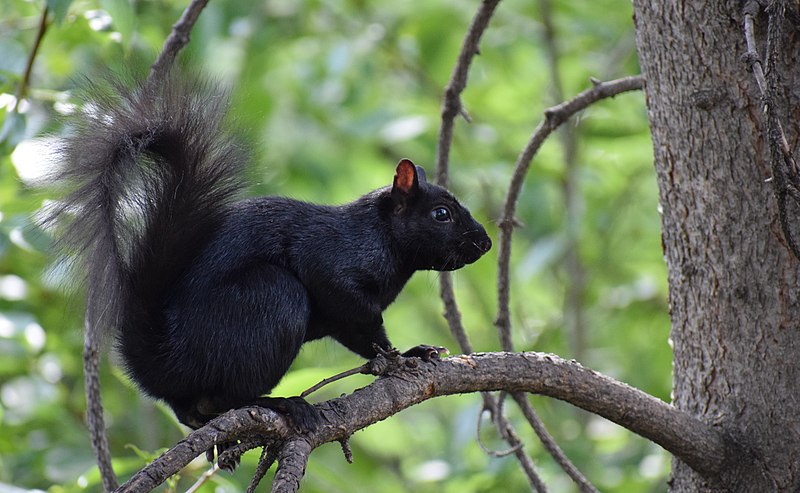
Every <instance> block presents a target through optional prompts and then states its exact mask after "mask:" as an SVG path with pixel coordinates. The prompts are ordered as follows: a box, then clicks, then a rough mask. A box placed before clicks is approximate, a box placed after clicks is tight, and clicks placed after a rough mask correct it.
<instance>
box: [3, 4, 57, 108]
mask: <svg viewBox="0 0 800 493" xmlns="http://www.w3.org/2000/svg"><path fill="white" fill-rule="evenodd" d="M49 14H50V10H49V9H48V7H47V4H45V6H44V8H43V9H42V17H41V18H40V19H39V30H38V31H36V38H35V39H34V40H33V47H31V52H30V53H29V54H28V61H27V62H26V63H25V72H23V74H22V80H21V81H20V83H19V87H17V95H16V101H14V109H13V110H12V112H13V113H17V111H18V110H19V104H20V102H21V101H22V99H23V98H25V96H26V95H27V93H28V85H29V84H30V82H31V73H32V72H33V62H34V60H36V54H37V53H38V52H39V46H41V44H42V39H44V35H45V33H46V32H47V26H48V25H49V24H48V23H47V17H48V15H49Z"/></svg>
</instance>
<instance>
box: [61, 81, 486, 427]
mask: <svg viewBox="0 0 800 493" xmlns="http://www.w3.org/2000/svg"><path fill="white" fill-rule="evenodd" d="M92 92H93V94H92V104H91V105H88V106H87V107H88V108H89V109H90V111H89V112H86V113H84V114H83V115H82V116H81V117H80V125H79V128H77V129H76V131H75V133H74V134H73V135H72V136H70V137H68V138H67V139H66V140H65V145H64V147H63V149H61V151H62V154H63V156H64V169H63V170H62V172H61V173H62V176H61V178H62V179H63V180H66V181H69V182H71V183H72V184H73V187H74V192H72V193H71V194H70V195H69V196H68V197H67V198H66V200H65V201H63V202H62V204H61V206H60V208H59V209H58V210H57V211H56V213H55V217H61V216H69V217H70V220H71V222H70V223H69V226H68V228H67V229H66V231H65V233H64V237H63V239H64V244H65V245H67V246H69V247H70V248H72V249H77V250H78V252H79V253H80V254H82V258H83V259H84V262H85V263H84V264H83V265H84V267H85V269H86V272H87V274H86V275H87V280H88V296H89V306H90V310H91V314H92V315H93V319H94V320H95V323H96V324H98V326H99V327H100V328H105V329H106V330H109V331H111V330H113V333H114V334H115V336H116V340H117V344H118V349H119V351H120V352H121V354H122V356H123V360H124V362H125V366H126V369H127V371H128V373H129V374H130V376H131V377H132V378H133V380H134V381H136V382H137V384H138V385H139V386H140V387H141V388H142V389H143V390H144V391H145V392H146V393H148V394H150V395H151V396H153V397H155V398H158V399H162V400H164V401H165V402H167V403H168V404H169V405H170V406H171V407H172V408H173V409H174V410H175V412H176V414H177V416H178V417H179V418H180V419H181V421H183V422H184V423H186V424H188V425H190V426H194V427H196V426H199V425H201V424H203V423H204V422H206V421H207V420H208V419H210V418H211V417H213V415H214V414H216V413H219V412H222V411H225V410H227V409H230V408H235V407H239V406H242V405H246V404H251V403H254V402H258V401H257V399H258V398H259V397H260V396H262V395H264V394H267V393H269V392H270V391H271V390H272V388H273V387H274V386H275V385H276V384H277V383H278V381H279V380H280V379H281V377H282V376H283V375H284V374H285V373H286V371H287V369H288V368H289V365H290V364H291V363H292V361H293V360H294V358H295V357H296V355H297V353H298V351H299V350H300V346H301V345H302V344H303V342H305V341H309V340H314V339H318V338H321V337H325V336H330V337H333V338H334V339H336V340H338V341H339V342H341V343H342V344H344V345H345V346H346V347H348V348H349V349H351V350H352V351H354V352H356V353H358V354H360V355H361V356H363V357H365V358H371V357H374V356H375V349H374V345H378V346H380V347H384V348H389V347H391V343H390V342H389V340H388V338H387V336H386V332H385V330H384V328H383V320H382V316H381V314H382V312H383V310H384V309H385V308H386V307H387V306H388V305H389V304H390V303H391V302H392V301H393V300H394V299H395V297H396V296H397V295H398V293H399V292H400V290H401V289H402V288H403V286H404V285H405V283H406V281H408V279H409V278H410V277H411V275H412V274H413V273H414V271H416V270H423V269H433V270H454V269H458V268H460V267H462V266H464V265H465V264H468V263H471V262H474V261H475V260H477V259H478V258H479V257H480V256H481V255H483V254H484V253H485V252H487V251H488V250H489V249H490V247H491V241H490V240H489V237H488V236H487V235H486V232H485V230H484V229H483V227H482V226H481V225H480V224H478V223H477V222H476V221H475V220H474V219H473V218H472V217H471V216H470V213H469V211H467V210H466V209H465V208H464V207H462V206H461V205H460V204H459V203H458V201H457V200H456V199H455V198H454V197H453V196H452V195H451V194H450V193H449V192H447V190H445V189H444V188H441V187H439V186H436V185H433V184H430V183H428V182H427V181H426V180H425V175H424V172H423V171H422V169H421V168H419V167H415V166H414V165H413V164H412V163H411V162H410V161H407V160H403V161H401V162H400V164H399V165H398V167H397V173H396V176H395V181H394V184H393V186H389V187H385V188H381V189H379V190H375V191H374V192H371V193H368V194H367V195H364V196H363V197H361V198H359V199H357V200H356V201H354V202H352V203H349V204H346V205H342V206H335V207H333V206H322V205H314V204H309V203H305V202H299V201H296V200H291V199H288V198H280V197H261V198H253V199H247V200H241V201H235V200H234V197H236V196H237V194H238V193H239V191H240V190H241V189H242V187H243V181H242V172H243V168H244V163H245V158H244V153H243V152H242V150H241V149H240V147H239V146H238V145H237V144H236V143H235V141H234V139H232V138H231V136H230V134H229V133H227V132H226V130H225V128H224V127H225V126H224V124H223V121H224V118H225V116H224V115H225V110H226V104H227V103H226V98H224V97H222V96H220V95H219V92H218V90H217V89H216V88H214V87H213V86H212V85H210V84H207V83H202V82H196V81H186V80H184V79H179V78H177V77H174V76H172V77H169V78H167V79H166V80H165V82H163V83H162V84H160V85H158V86H146V85H139V86H137V87H136V88H135V89H127V88H126V87H125V85H124V84H121V83H112V84H109V85H106V86H101V87H97V86H94V87H93V89H92ZM414 354H416V353H414ZM263 402H267V401H263ZM276 407H279V406H276Z"/></svg>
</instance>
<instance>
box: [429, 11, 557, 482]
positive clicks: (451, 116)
mask: <svg viewBox="0 0 800 493" xmlns="http://www.w3.org/2000/svg"><path fill="white" fill-rule="evenodd" d="M498 3H500V0H484V1H483V2H482V3H481V6H480V8H479V9H478V12H477V13H476V14H475V17H473V19H472V23H471V24H470V27H469V29H468V30H467V35H466V36H465V37H464V42H463V43H462V45H461V51H460V53H459V55H458V61H457V62H456V65H455V66H454V67H453V73H452V74H451V76H450V80H449V82H448V83H447V86H446V87H445V91H444V98H443V99H442V126H441V127H440V129H439V140H438V144H437V148H436V182H437V183H438V184H439V185H441V186H447V182H448V173H449V161H450V145H451V143H452V141H453V127H454V125H455V118H456V116H458V115H462V116H463V117H464V119H465V120H467V121H468V122H470V121H471V119H470V117H469V115H468V114H467V112H466V110H465V109H464V107H463V106H462V104H461V93H462V92H463V91H464V89H465V88H466V87H467V78H468V75H469V67H470V65H471V64H472V60H473V58H474V57H475V55H477V54H478V53H479V52H480V51H479V49H478V44H479V42H480V38H481V36H482V35H483V32H484V31H485V30H486V28H487V27H488V25H489V21H490V19H491V18H492V15H493V14H494V10H495V8H496V7H497V5H498ZM439 293H440V296H441V298H442V302H443V303H444V318H445V320H447V325H448V327H450V333H451V334H452V335H453V337H454V338H455V339H456V341H457V342H458V345H459V347H460V348H461V351H463V352H464V353H472V352H473V349H472V344H471V343H470V342H469V337H468V336H467V331H466V330H465V329H464V325H463V324H462V323H461V311H460V310H459V309H458V303H457V302H456V298H455V292H454V290H453V278H452V276H451V275H450V273H449V272H442V273H440V274H439ZM483 400H484V403H485V404H486V405H487V406H488V407H489V408H490V409H495V408H496V407H497V405H496V400H495V398H494V397H492V395H491V394H489V393H487V392H484V393H483ZM495 423H496V425H497V427H498V430H505V429H506V428H507V429H508V430H509V432H508V433H504V432H503V431H500V433H501V435H502V436H503V437H504V438H506V441H507V442H508V443H509V444H510V445H511V447H512V449H513V450H514V455H515V456H516V457H517V460H518V461H519V463H520V466H521V467H522V469H523V471H524V472H525V474H526V475H527V477H528V482H529V483H530V484H531V487H532V488H534V489H535V490H537V491H539V492H540V493H541V492H544V491H546V488H545V485H544V483H543V482H542V480H541V479H540V478H539V475H538V474H536V470H535V469H534V466H533V461H532V460H531V458H530V457H528V455H527V454H526V453H525V452H524V450H522V447H520V444H519V443H513V442H512V441H510V440H513V438H512V437H516V434H515V433H514V429H513V427H512V426H511V424H510V423H508V422H507V420H505V418H503V419H498V420H495Z"/></svg>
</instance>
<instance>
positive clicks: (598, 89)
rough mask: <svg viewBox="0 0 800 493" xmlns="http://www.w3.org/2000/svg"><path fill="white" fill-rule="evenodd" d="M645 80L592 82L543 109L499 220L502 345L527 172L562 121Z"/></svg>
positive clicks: (507, 338) (506, 338)
mask: <svg viewBox="0 0 800 493" xmlns="http://www.w3.org/2000/svg"><path fill="white" fill-rule="evenodd" d="M643 85H644V79H643V78H642V77H641V76H633V77H623V78H621V79H616V80H612V81H609V82H593V83H592V87H591V88H589V89H587V90H585V91H583V92H582V93H580V94H578V95H577V96H575V97H574V98H573V99H570V100H569V101H565V102H563V103H561V104H558V105H556V106H553V107H551V108H548V109H546V110H545V111H544V118H543V119H542V121H541V122H540V123H539V125H538V126H537V127H536V130H534V132H533V135H532V136H531V138H530V140H529V141H528V144H527V145H526V146H525V148H524V149H523V150H522V153H520V155H519V157H518V158H517V162H516V164H515V165H514V174H513V175H512V177H511V183H510V185H509V188H508V193H507V195H506V202H505V206H504V207H503V216H502V218H501V219H500V241H499V242H498V243H499V246H498V254H497V255H498V261H497V263H498V274H497V296H498V303H497V306H498V308H497V319H496V320H495V325H496V326H497V328H498V330H499V331H500V338H501V342H502V344H503V347H504V348H506V347H511V315H510V308H509V302H510V290H511V287H510V280H509V279H510V272H509V271H510V264H511V234H512V232H513V229H514V226H515V219H514V214H515V212H516V208H517V200H518V199H519V194H520V192H521V190H522V183H523V182H524V181H525V175H526V174H527V172H528V168H529V167H530V164H531V161H532V160H533V157H534V156H535V155H536V152H538V150H539V148H540V147H541V146H542V144H543V143H544V141H545V139H547V137H548V136H549V135H550V134H551V133H552V132H553V131H554V130H555V129H556V128H558V127H559V126H560V125H561V124H562V123H564V122H565V121H566V120H567V119H569V118H570V117H571V116H572V115H574V114H575V113H577V112H579V111H581V110H584V109H586V108H587V107H588V106H590V105H591V104H593V103H596V102H597V101H600V100H601V99H605V98H610V97H614V96H616V95H618V94H621V93H623V92H627V91H633V90H637V89H642V87H643Z"/></svg>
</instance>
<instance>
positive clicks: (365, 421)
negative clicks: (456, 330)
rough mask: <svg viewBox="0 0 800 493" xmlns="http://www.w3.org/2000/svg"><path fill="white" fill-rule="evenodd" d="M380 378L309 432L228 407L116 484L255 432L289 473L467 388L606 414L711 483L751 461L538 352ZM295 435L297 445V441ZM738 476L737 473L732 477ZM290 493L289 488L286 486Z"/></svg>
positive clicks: (271, 416)
mask: <svg viewBox="0 0 800 493" xmlns="http://www.w3.org/2000/svg"><path fill="white" fill-rule="evenodd" d="M397 360H398V361H397V363H396V364H395V365H393V366H389V367H388V370H387V372H386V373H385V374H384V375H383V378H379V379H377V380H375V381H374V382H373V383H372V384H370V385H369V386H367V387H364V388H362V389H358V390H356V391H355V392H353V393H352V394H350V395H347V396H345V397H341V398H337V399H332V400H330V401H326V402H323V403H320V404H316V406H315V407H316V408H317V410H318V411H319V412H320V415H321V416H322V419H321V421H320V426H319V427H317V429H315V430H314V431H312V432H309V433H306V434H303V435H298V434H296V433H295V432H294V431H292V430H291V429H290V428H289V427H288V423H287V422H286V420H285V418H284V417H282V416H280V415H278V414H276V413H275V412H273V411H271V410H268V409H262V408H253V407H250V408H243V409H239V410H235V411H230V412H228V413H226V414H224V415H223V416H221V417H219V418H217V419H215V420H213V421H212V422H210V423H209V424H208V425H206V426H204V427H203V428H201V429H199V430H196V431H194V432H193V433H191V434H190V435H189V436H188V437H187V438H186V439H184V440H183V441H181V442H180V443H178V444H177V445H176V446H175V447H173V448H172V449H171V450H169V451H167V452H166V453H164V454H163V455H162V456H161V457H159V458H158V459H156V460H155V461H154V462H153V463H151V464H150V465H148V466H147V467H146V468H145V469H143V470H142V471H140V472H139V473H137V474H136V475H135V476H134V477H133V478H132V479H131V480H130V481H129V482H128V483H126V484H125V485H123V486H122V487H121V488H120V489H119V490H118V491H125V492H144V491H150V490H151V489H152V488H154V487H155V486H157V485H158V484H160V483H161V482H163V481H164V480H166V479H167V478H168V477H169V476H170V475H172V474H175V473H176V472H177V471H179V470H180V469H181V468H182V467H184V466H185V465H186V464H188V463H189V462H190V461H191V460H192V459H193V458H194V457H196V456H198V455H200V454H202V453H203V452H204V451H205V450H206V449H207V448H209V447H211V446H212V445H213V444H214V442H215V440H216V441H220V442H225V441H232V440H235V439H237V438H241V437H247V436H250V435H251V434H253V433H258V434H262V435H266V436H269V437H271V438H275V439H278V440H280V441H283V442H284V443H286V444H292V447H293V448H292V449H291V450H290V449H289V448H287V447H288V445H286V446H284V447H283V448H282V450H281V452H279V457H281V458H282V460H283V461H284V462H287V464H286V465H285V466H283V467H284V469H285V470H284V472H282V474H283V476H281V477H282V478H284V479H282V481H286V483H285V484H290V483H289V482H290V481H292V480H294V479H296V478H297V477H298V474H300V475H302V473H298V471H301V469H302V468H301V467H300V465H301V464H302V466H303V467H304V465H305V460H306V459H307V457H308V453H310V451H311V450H313V449H314V448H316V447H318V446H320V445H322V444H323V443H328V442H332V441H340V440H342V439H343V438H346V437H349V436H350V435H352V434H353V433H354V432H356V431H358V430H360V429H362V428H365V427H367V426H369V425H371V424H374V423H376V422H378V421H381V420H383V419H386V418H388V417H389V416H392V415H394V414H396V413H397V412H399V411H401V410H403V409H406V408H408V407H411V406H413V405H415V404H418V403H420V402H422V401H425V400H428V399H431V398H434V397H440V396H445V395H454V394H464V393H470V392H490V391H498V390H504V391H508V392H512V393H513V392H529V393H535V394H541V395H546V396H550V397H554V398H557V399H561V400H564V401H566V402H569V403H571V404H573V405H575V406H578V407H580V408H582V409H585V410H587V411H590V412H593V413H595V414H598V415H600V416H603V417H605V418H606V419H609V420H611V421H613V422H615V423H617V424H619V425H621V426H623V427H625V428H628V429H629V430H631V431H633V432H635V433H638V434H639V435H642V436H643V437H645V438H648V439H650V440H652V441H654V442H655V443H657V444H659V445H661V446H662V447H664V448H665V449H666V450H668V451H669V452H671V453H672V454H673V455H675V456H676V457H677V458H679V459H680V460H682V461H683V462H685V463H686V464H687V465H689V466H690V467H691V468H692V469H694V470H695V471H697V472H698V473H700V474H701V475H703V476H704V477H706V478H708V479H709V480H710V481H716V480H718V479H719V478H718V477H719V475H720V474H721V473H722V472H723V471H727V472H728V473H730V472H731V471H735V470H736V469H737V468H744V467H749V463H745V462H742V461H747V459H748V458H749V457H750V455H749V454H748V453H747V451H746V450H743V449H741V448H740V447H739V446H737V445H736V444H735V443H734V442H733V441H731V440H729V439H727V438H726V436H725V435H724V434H723V433H722V432H721V431H720V430H718V429H716V428H712V427H710V426H708V425H706V424H704V423H702V422H701V421H699V420H698V419H697V418H695V417H693V416H691V415H690V414H688V413H686V412H683V411H681V410H678V409H676V408H674V407H672V406H670V405H669V404H666V403H664V402H662V401H660V400H658V399H656V398H654V397H652V396H650V395H648V394H646V393H644V392H642V391H640V390H638V389H635V388H632V387H630V386H628V385H626V384H623V383H620V382H618V381H616V380H613V379H612V378H609V377H607V376H604V375H601V374H600V373H597V372H595V371H592V370H590V369H587V368H584V367H583V366H581V365H580V364H579V363H577V362H575V361H567V360H564V359H562V358H559V357H557V356H554V355H549V354H543V353H534V352H528V353H484V354H474V355H465V356H457V357H451V358H446V359H443V360H440V361H437V362H431V363H420V362H419V360H417V359H415V358H402V357H400V358H397ZM301 442H302V443H301ZM731 476H732V477H736V476H737V475H736V474H731ZM285 491H294V490H285Z"/></svg>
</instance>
